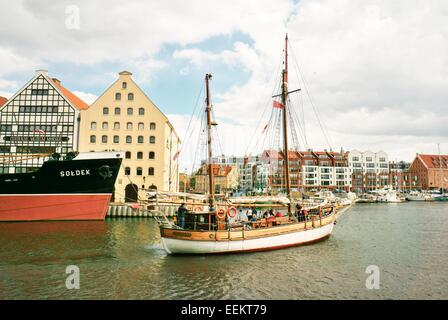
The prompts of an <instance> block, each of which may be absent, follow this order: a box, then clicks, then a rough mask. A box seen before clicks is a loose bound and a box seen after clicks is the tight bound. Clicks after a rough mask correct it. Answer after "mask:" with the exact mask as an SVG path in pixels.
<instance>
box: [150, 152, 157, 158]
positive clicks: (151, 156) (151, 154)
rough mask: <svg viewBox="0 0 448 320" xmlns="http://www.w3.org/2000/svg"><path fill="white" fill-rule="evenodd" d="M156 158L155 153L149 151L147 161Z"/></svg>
mask: <svg viewBox="0 0 448 320" xmlns="http://www.w3.org/2000/svg"><path fill="white" fill-rule="evenodd" d="M155 158H156V153H155V152H154V151H150V152H149V159H155Z"/></svg>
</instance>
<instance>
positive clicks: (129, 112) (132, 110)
mask: <svg viewBox="0 0 448 320" xmlns="http://www.w3.org/2000/svg"><path fill="white" fill-rule="evenodd" d="M133 113H134V109H132V108H128V116H132V114H133Z"/></svg>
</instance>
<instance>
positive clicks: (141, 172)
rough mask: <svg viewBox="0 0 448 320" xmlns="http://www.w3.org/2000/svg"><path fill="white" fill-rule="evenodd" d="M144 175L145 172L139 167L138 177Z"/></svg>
mask: <svg viewBox="0 0 448 320" xmlns="http://www.w3.org/2000/svg"><path fill="white" fill-rule="evenodd" d="M142 174H143V170H142V168H141V167H137V175H138V176H141V175H142Z"/></svg>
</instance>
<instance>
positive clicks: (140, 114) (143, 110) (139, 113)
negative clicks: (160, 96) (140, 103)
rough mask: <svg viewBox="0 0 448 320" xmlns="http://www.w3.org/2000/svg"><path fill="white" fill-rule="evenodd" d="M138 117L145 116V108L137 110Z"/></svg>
mask: <svg viewBox="0 0 448 320" xmlns="http://www.w3.org/2000/svg"><path fill="white" fill-rule="evenodd" d="M138 115H139V116H144V115H145V108H138Z"/></svg>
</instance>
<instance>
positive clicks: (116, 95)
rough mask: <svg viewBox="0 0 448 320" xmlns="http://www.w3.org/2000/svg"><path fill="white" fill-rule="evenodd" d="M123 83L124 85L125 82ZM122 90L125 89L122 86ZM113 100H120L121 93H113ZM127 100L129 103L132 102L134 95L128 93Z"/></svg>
mask: <svg viewBox="0 0 448 320" xmlns="http://www.w3.org/2000/svg"><path fill="white" fill-rule="evenodd" d="M124 83H126V82H124ZM124 83H123V84H124ZM123 89H126V86H123ZM115 100H121V93H120V92H117V93H115ZM128 100H130V101H133V100H134V94H133V93H128Z"/></svg>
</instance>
